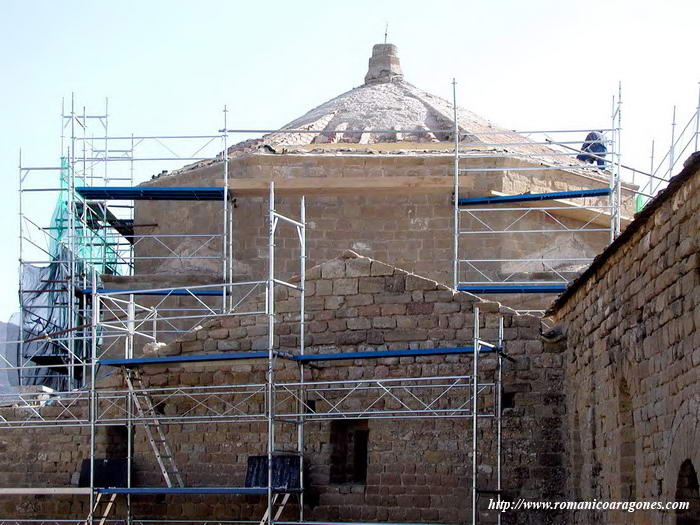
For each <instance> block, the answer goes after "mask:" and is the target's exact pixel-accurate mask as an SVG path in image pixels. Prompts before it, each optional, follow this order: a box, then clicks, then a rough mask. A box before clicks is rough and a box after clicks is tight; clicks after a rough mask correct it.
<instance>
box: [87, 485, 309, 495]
mask: <svg viewBox="0 0 700 525" xmlns="http://www.w3.org/2000/svg"><path fill="white" fill-rule="evenodd" d="M273 490H275V489H273ZM95 492H97V493H98V494H143V495H147V494H243V495H256V494H262V495H265V494H267V488H266V487H131V488H104V489H100V488H98V489H95ZM275 492H282V491H278V490H275ZM284 492H298V491H295V490H290V489H284Z"/></svg>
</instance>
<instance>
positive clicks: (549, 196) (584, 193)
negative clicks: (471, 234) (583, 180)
mask: <svg viewBox="0 0 700 525" xmlns="http://www.w3.org/2000/svg"><path fill="white" fill-rule="evenodd" d="M604 195H610V188H597V189H593V190H573V191H555V192H551V193H521V194H519V195H498V196H492V197H472V198H465V199H459V201H458V204H459V205H460V206H464V205H467V204H498V203H501V202H528V201H547V200H555V199H577V198H584V197H602V196H604Z"/></svg>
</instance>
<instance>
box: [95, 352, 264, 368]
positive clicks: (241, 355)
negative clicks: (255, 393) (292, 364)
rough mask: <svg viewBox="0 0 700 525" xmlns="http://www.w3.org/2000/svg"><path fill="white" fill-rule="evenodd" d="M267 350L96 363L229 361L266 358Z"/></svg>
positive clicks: (131, 364) (106, 364)
mask: <svg viewBox="0 0 700 525" xmlns="http://www.w3.org/2000/svg"><path fill="white" fill-rule="evenodd" d="M267 357H268V353H267V352H227V353H225V354H186V355H168V356H162V357H135V358H133V359H101V360H99V361H98V364H100V365H104V366H124V367H130V366H141V365H165V364H171V363H200V362H202V361H230V360H238V359H260V358H267Z"/></svg>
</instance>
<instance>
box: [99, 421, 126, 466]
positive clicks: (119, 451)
mask: <svg viewBox="0 0 700 525" xmlns="http://www.w3.org/2000/svg"><path fill="white" fill-rule="evenodd" d="M104 429H105V438H104V439H105V442H104V447H105V449H104V456H105V458H107V459H117V458H125V457H126V456H127V454H128V453H129V430H128V428H127V427H126V425H110V426H106V427H104Z"/></svg>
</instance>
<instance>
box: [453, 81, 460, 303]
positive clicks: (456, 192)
mask: <svg viewBox="0 0 700 525" xmlns="http://www.w3.org/2000/svg"><path fill="white" fill-rule="evenodd" d="M452 118H453V119H454V132H453V133H454V144H455V155H454V201H453V215H454V217H453V222H454V233H453V239H452V244H453V253H452V257H453V262H452V273H453V279H452V281H453V288H454V289H455V290H456V289H457V286H459V124H458V122H457V81H456V80H455V79H454V78H453V79H452Z"/></svg>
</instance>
